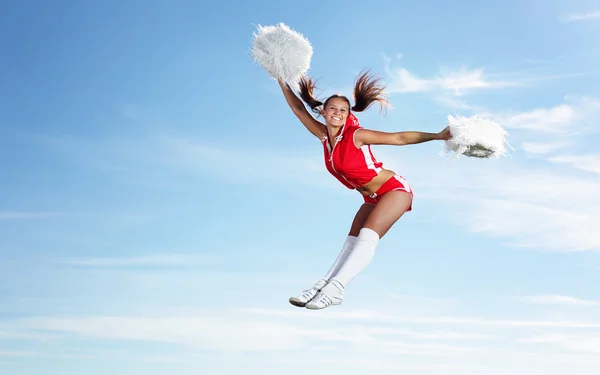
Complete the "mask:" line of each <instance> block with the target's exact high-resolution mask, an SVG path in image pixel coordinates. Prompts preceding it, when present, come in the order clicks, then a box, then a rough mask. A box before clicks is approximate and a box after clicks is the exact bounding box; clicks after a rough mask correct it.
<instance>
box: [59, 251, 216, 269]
mask: <svg viewBox="0 0 600 375" xmlns="http://www.w3.org/2000/svg"><path fill="white" fill-rule="evenodd" d="M216 262H217V259H216V258H215V257H214V256H209V255H204V254H202V255H201V254H174V253H168V254H154V255H146V256H139V257H122V258H86V259H67V260H64V261H62V263H65V264H70V265H74V266H87V267H120V266H175V265H180V266H181V265H194V264H214V263H216Z"/></svg>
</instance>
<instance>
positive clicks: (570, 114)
mask: <svg viewBox="0 0 600 375" xmlns="http://www.w3.org/2000/svg"><path fill="white" fill-rule="evenodd" d="M576 118H577V117H576V113H575V110H574V109H573V107H572V106H570V105H566V104H561V105H558V106H556V107H553V108H537V109H534V110H531V111H527V112H522V113H517V114H514V115H510V116H506V117H505V118H504V119H503V120H501V123H502V125H504V126H505V127H507V128H513V129H526V130H534V131H539V132H565V131H567V130H570V129H571V127H572V126H573V124H574V123H575V120H576Z"/></svg>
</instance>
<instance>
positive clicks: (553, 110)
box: [482, 96, 600, 142]
mask: <svg viewBox="0 0 600 375" xmlns="http://www.w3.org/2000/svg"><path fill="white" fill-rule="evenodd" d="M482 115H483V116H485V117H490V118H493V119H494V120H496V121H498V122H499V123H501V124H502V125H503V126H504V127H506V128H508V129H518V130H525V131H533V132H537V133H543V134H548V135H554V136H557V135H565V134H568V135H576V134H584V133H588V132H598V127H597V126H596V121H595V120H596V118H597V117H598V115H600V99H598V98H596V97H586V96H567V97H565V103H560V104H557V105H555V106H552V107H538V108H534V109H531V110H526V111H521V112H514V111H506V112H503V113H484V114H482ZM562 141H563V142H564V139H563V140H562Z"/></svg>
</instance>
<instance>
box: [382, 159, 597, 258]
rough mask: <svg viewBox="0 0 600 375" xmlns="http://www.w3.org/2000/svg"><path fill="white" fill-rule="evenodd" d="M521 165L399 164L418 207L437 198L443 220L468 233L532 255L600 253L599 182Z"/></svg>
mask: <svg viewBox="0 0 600 375" xmlns="http://www.w3.org/2000/svg"><path fill="white" fill-rule="evenodd" d="M390 155H393V154H392V153H390ZM390 159H392V160H393V159H395V158H390ZM542 163H544V162H543V161H542ZM519 165H520V161H518V160H514V158H512V159H511V158H504V159H501V160H497V161H481V160H472V159H468V158H461V159H459V160H458V161H455V162H452V163H450V162H446V163H443V162H441V161H440V160H431V159H428V158H421V161H420V163H419V165H411V164H405V165H403V168H402V173H403V174H404V175H405V177H407V178H408V180H409V182H411V184H412V185H413V187H414V189H415V191H416V204H418V201H419V200H420V199H431V200H436V201H437V202H439V204H440V205H443V206H444V207H445V208H446V209H447V210H448V211H447V212H448V213H446V214H445V215H446V217H447V220H449V221H451V222H453V223H457V224H458V225H459V226H462V227H463V228H465V229H467V230H470V231H473V232H476V233H480V234H483V235H486V236H490V237H492V238H498V239H500V240H501V241H502V242H504V243H505V244H507V245H510V246H518V247H527V248H531V249H535V250H536V251H547V250H551V251H560V252H572V251H590V250H600V232H599V231H598V230H597V226H598V223H599V222H600V195H599V194H598V191H600V180H598V179H594V178H589V177H588V176H585V175H584V176H581V175H580V174H576V173H574V172H575V171H573V170H570V169H562V168H557V167H556V166H554V165H553V164H549V163H548V164H545V165H542V166H534V167H520V166H519ZM450 212H452V213H450ZM524 223H525V224H524Z"/></svg>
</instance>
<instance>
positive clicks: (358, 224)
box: [348, 203, 375, 237]
mask: <svg viewBox="0 0 600 375" xmlns="http://www.w3.org/2000/svg"><path fill="white" fill-rule="evenodd" d="M373 208H375V206H374V205H372V204H367V203H364V204H363V205H362V206H360V208H359V209H358V212H356V215H354V220H353V221H352V227H350V233H348V235H349V236H354V237H358V233H359V232H360V230H361V228H362V227H363V225H364V224H365V221H366V220H367V218H368V217H369V214H370V213H371V211H373Z"/></svg>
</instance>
